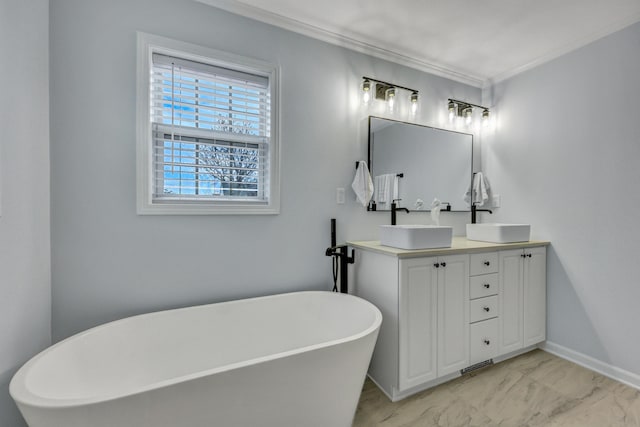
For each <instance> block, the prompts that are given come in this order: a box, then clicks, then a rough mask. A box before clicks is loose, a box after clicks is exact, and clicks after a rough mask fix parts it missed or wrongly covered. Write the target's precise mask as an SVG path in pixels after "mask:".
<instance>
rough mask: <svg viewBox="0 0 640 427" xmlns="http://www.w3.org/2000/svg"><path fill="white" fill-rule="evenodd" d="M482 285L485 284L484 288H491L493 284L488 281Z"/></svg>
mask: <svg viewBox="0 0 640 427" xmlns="http://www.w3.org/2000/svg"><path fill="white" fill-rule="evenodd" d="M482 286H484V288H485V289H489V288H490V287H491V285H490V284H488V283H485V284H484V285H482Z"/></svg>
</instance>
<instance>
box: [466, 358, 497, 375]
mask: <svg viewBox="0 0 640 427" xmlns="http://www.w3.org/2000/svg"><path fill="white" fill-rule="evenodd" d="M489 365H493V359H489V360H485V361H484V362H480V363H476V364H475V365H471V366H467V367H466V368H464V369H460V375H464V374H468V373H469V372H472V371H475V370H477V369H481V368H484V367H485V366H489Z"/></svg>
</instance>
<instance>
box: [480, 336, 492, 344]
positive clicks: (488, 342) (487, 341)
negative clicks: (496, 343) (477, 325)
mask: <svg viewBox="0 0 640 427" xmlns="http://www.w3.org/2000/svg"><path fill="white" fill-rule="evenodd" d="M482 341H483V342H484V345H490V344H491V341H489V340H488V339H486V338H485V339H484V340H482Z"/></svg>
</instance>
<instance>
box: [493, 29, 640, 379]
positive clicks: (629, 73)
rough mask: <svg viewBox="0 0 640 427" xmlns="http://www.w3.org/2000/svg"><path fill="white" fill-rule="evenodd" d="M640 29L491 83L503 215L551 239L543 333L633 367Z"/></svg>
mask: <svg viewBox="0 0 640 427" xmlns="http://www.w3.org/2000/svg"><path fill="white" fill-rule="evenodd" d="M639 52H640V24H635V25H633V26H631V27H628V28H627V29H625V30H623V31H620V32H618V33H615V34H613V35H610V36H608V37H606V38H604V39H601V40H599V41H596V42H594V43H592V44H590V45H588V46H586V47H584V48H581V49H579V50H577V51H574V52H572V53H570V54H568V55H565V56H562V57H560V58H558V59H556V60H554V61H552V62H549V63H547V64H545V65H542V66H540V67H538V68H535V69H533V70H530V71H529V72H526V73H524V74H521V75H519V76H516V77H514V78H512V79H509V80H507V81H505V82H502V83H500V84H498V85H497V86H496V87H495V88H494V91H493V93H490V94H488V95H489V98H490V99H491V101H490V103H492V104H494V105H495V106H496V107H497V108H496V110H497V111H499V115H500V117H499V123H500V125H499V128H498V130H497V132H496V133H495V135H494V137H492V138H491V140H485V143H483V147H482V150H483V162H484V166H485V168H486V170H487V171H488V173H489V174H490V175H491V177H492V180H493V181H492V182H493V183H494V187H495V190H496V192H498V193H500V194H501V195H502V208H501V209H499V210H498V211H499V213H498V217H497V218H492V219H496V220H500V221H505V222H528V223H531V224H532V233H533V235H534V237H537V238H541V239H548V240H550V241H551V242H552V247H551V250H550V251H549V256H548V261H549V265H548V278H549V281H548V287H547V289H548V308H549V312H548V335H547V336H548V340H549V341H551V342H553V343H556V344H559V345H562V346H565V347H567V348H569V349H571V350H574V351H578V352H580V353H583V354H585V355H588V356H591V357H593V358H596V359H598V360H600V361H602V362H605V363H609V364H612V365H613V366H616V367H619V368H622V369H625V370H628V371H631V372H633V373H636V374H640V340H638V332H637V327H638V325H639V324H640V310H638V304H639V302H640V279H639V278H638V277H639V276H638V265H639V264H640V249H638V242H639V241H640V224H639V222H638V212H639V211H640V191H639V190H638V185H640V167H639V165H640V120H638V117H639V116H638V111H637V108H636V106H635V104H636V101H637V100H638V99H640V80H639V77H638V76H640V55H639V54H638V53H639Z"/></svg>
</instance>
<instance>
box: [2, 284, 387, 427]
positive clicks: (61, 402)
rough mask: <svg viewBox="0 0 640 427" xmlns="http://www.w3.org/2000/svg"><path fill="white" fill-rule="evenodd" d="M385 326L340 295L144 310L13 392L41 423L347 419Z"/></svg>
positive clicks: (92, 335)
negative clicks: (377, 340)
mask: <svg viewBox="0 0 640 427" xmlns="http://www.w3.org/2000/svg"><path fill="white" fill-rule="evenodd" d="M381 322H382V315H381V314H380V311H379V310H378V309H377V308H376V307H375V306H373V305H372V304H370V303H368V302H367V301H364V300H362V299H360V298H357V297H354V296H350V295H345V294H337V293H331V292H297V293H290V294H282V295H274V296H269V297H261V298H252V299H246V300H240V301H231V302H225V303H219V304H211V305H204V306H196V307H189V308H184V309H178V310H168V311H161V312H157V313H151V314H144V315H140V316H135V317H130V318H127V319H122V320H118V321H115V322H111V323H107V324H105V325H102V326H98V327H96V328H93V329H90V330H88V331H85V332H82V333H80V334H78V335H75V336H73V337H70V338H68V339H66V340H64V341H62V342H60V343H58V344H56V345H54V346H52V347H50V348H48V349H47V350H45V351H43V352H42V353H40V354H38V355H37V356H35V357H34V358H33V359H31V360H30V361H29V362H27V363H26V364H25V365H24V366H23V367H22V368H20V370H19V371H18V372H17V373H16V375H15V376H14V377H13V379H12V381H11V385H10V392H11V396H12V397H13V399H14V400H15V401H16V403H17V404H18V407H19V408H20V411H21V412H22V415H23V416H24V418H25V419H26V421H27V423H28V424H29V426H31V427H205V426H206V427H213V426H222V427H235V426H252V427H253V426H260V427H262V426H278V427H289V426H291V427H301V426H321V427H337V426H349V425H351V423H352V421H353V416H354V413H355V410H356V406H357V404H358V399H359V396H360V390H361V388H362V384H363V382H364V378H365V374H366V371H367V367H368V364H369V361H370V358H371V353H372V351H373V347H374V344H375V341H376V338H377V336H378V329H379V328H380V324H381Z"/></svg>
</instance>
